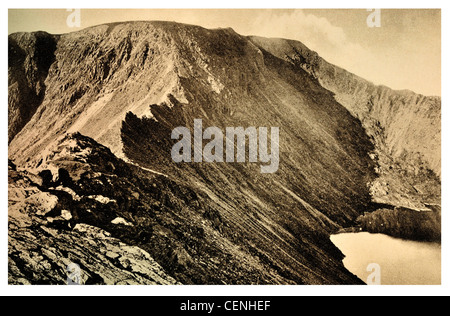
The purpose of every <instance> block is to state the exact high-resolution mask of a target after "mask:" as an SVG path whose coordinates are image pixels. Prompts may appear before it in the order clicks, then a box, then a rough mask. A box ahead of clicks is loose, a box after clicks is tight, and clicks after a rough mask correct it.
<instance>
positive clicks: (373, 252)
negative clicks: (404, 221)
mask: <svg viewBox="0 0 450 316" xmlns="http://www.w3.org/2000/svg"><path fill="white" fill-rule="evenodd" d="M331 241H332V242H333V243H334V244H335V245H336V246H337V247H338V248H339V249H340V250H341V251H342V253H343V254H344V255H345V256H346V258H345V259H344V265H345V267H346V268H347V269H348V270H349V271H350V272H352V273H353V274H355V275H357V276H358V277H359V278H360V279H361V280H363V281H364V282H366V283H372V282H376V280H377V279H375V277H376V275H374V273H377V270H378V268H379V269H380V273H379V276H380V278H379V280H380V282H381V284H382V285H440V284H441V245H440V244H438V243H430V242H416V241H409V240H403V239H398V238H392V237H390V236H387V235H383V234H370V233H345V234H338V235H332V236H331Z"/></svg>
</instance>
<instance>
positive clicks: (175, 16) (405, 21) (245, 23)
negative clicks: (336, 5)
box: [8, 9, 441, 96]
mask: <svg viewBox="0 0 450 316" xmlns="http://www.w3.org/2000/svg"><path fill="white" fill-rule="evenodd" d="M70 14H71V12H68V11H66V10H65V9H63V10H61V9H55V10H49V9H45V10H44V9H42V10H39V9H33V10H29V9H18V10H13V9H10V10H9V12H8V16H9V19H8V27H9V29H8V32H9V33H14V32H19V31H20V32H22V31H27V32H30V31H38V30H42V31H46V32H49V33H53V34H61V33H68V32H72V31H76V30H80V29H83V28H86V27H89V26H93V25H98V24H102V23H109V22H119V21H134V20H167V21H176V22H181V23H188V24H195V25H201V26H203V27H207V28H216V27H232V28H233V29H234V30H235V31H236V32H238V33H240V34H242V35H259V36H265V37H282V38H289V39H294V40H299V41H301V42H303V43H304V44H305V45H307V46H308V47H309V48H310V49H312V50H315V51H317V52H318V53H319V55H321V56H322V57H323V58H325V59H326V60H327V61H329V62H331V63H333V64H336V65H338V66H340V67H342V68H345V69H347V70H349V71H351V72H353V73H355V74H357V75H359V76H361V77H363V78H366V79H368V80H370V81H372V82H374V83H375V84H383V85H386V86H389V87H391V88H393V89H409V90H412V91H415V92H417V93H422V94H425V95H439V96H440V95H441V11H440V10H421V9H415V10H381V20H380V21H381V27H379V28H376V27H375V28H369V27H368V25H367V22H366V21H367V17H368V16H369V15H370V14H371V12H367V10H361V9H357V10H356V9H355V10H344V9H342V10H341V9H330V10H327V9H317V10H312V9H296V10H284V9H276V10H268V9H247V10H245V9H196V10H193V9H189V10H186V9H159V10H158V9H129V10H124V9H113V10H109V9H85V10H81V26H80V27H79V28H77V27H75V28H70V27H68V25H67V23H66V19H67V17H68V16H69V15H70Z"/></svg>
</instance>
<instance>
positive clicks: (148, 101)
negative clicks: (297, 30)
mask: <svg viewBox="0 0 450 316" xmlns="http://www.w3.org/2000/svg"><path fill="white" fill-rule="evenodd" d="M41 37H44V38H46V39H48V41H49V43H50V44H49V46H51V49H50V48H49V54H50V52H51V54H50V56H52V57H51V58H48V59H45V61H49V62H48V63H46V62H44V64H42V65H41V64H40V63H39V60H42V58H40V57H36V56H40V53H36V52H41V51H42V50H39V49H34V48H33V47H34V44H33V43H35V42H37V41H38V40H37V39H38V38H41ZM9 43H10V56H9V59H10V67H9V79H10V80H9V100H10V102H9V108H10V109H9V111H10V112H9V113H10V120H9V131H10V139H11V142H10V146H9V158H10V159H11V160H13V161H14V163H15V164H17V166H18V167H19V170H21V171H20V172H25V171H24V170H27V171H26V172H28V173H30V174H34V175H36V176H34V177H33V179H35V180H30V181H32V182H33V183H34V184H32V185H31V186H33V187H37V188H38V190H39V191H40V192H39V194H40V196H41V195H42V198H41V199H39V200H38V202H35V203H33V204H32V205H31V206H23V205H22V206H20V207H19V209H20V210H21V211H18V212H15V211H12V209H13V210H14V207H12V206H13V205H16V202H14V199H13V200H11V195H10V260H12V262H11V264H10V276H11V278H10V282H12V283H14V282H18V283H20V282H19V281H17V278H20V279H21V280H24V279H26V280H28V281H29V282H34V283H39V282H41V283H45V282H48V283H52V282H54V283H56V282H57V281H56V280H61V277H60V278H59V279H57V278H56V277H54V276H50V274H49V272H48V271H47V270H45V269H41V268H40V270H38V272H36V271H33V267H36V266H37V265H36V264H35V261H33V260H34V259H32V258H31V259H27V260H25V261H24V259H20V260H19V259H17V258H20V253H21V252H22V253H27V252H30V253H38V255H39V251H38V250H37V249H36V248H35V247H34V248H29V249H27V248H26V247H25V246H24V243H22V242H20V241H21V240H23V239H24V238H25V237H23V236H22V235H20V234H21V233H19V231H20V230H19V229H18V227H20V225H19V224H16V222H17V221H18V222H22V221H24V222H27V223H28V222H29V221H30V220H29V219H28V217H30V216H31V217H32V218H35V217H37V218H38V219H39V221H38V222H40V223H42V222H43V223H44V224H40V225H41V226H39V225H34V224H31V225H28V224H27V225H28V226H26V230H25V231H26V232H27V235H26V236H28V237H29V238H38V240H39V239H40V240H42V242H41V243H40V244H43V245H46V246H45V247H43V250H42V251H44V249H45V251H46V250H48V249H47V247H48V246H49V244H50V242H51V240H52V238H56V236H55V234H53V235H51V234H50V235H48V234H49V233H47V234H46V233H42V231H45V229H48V228H51V229H53V231H52V232H55V231H54V230H56V231H58V234H62V235H61V236H62V237H61V238H60V239H57V244H58V245H59V246H58V247H60V248H62V249H65V247H66V246H67V243H70V242H72V240H77V241H79V242H80V243H81V244H84V243H88V242H94V243H95V242H98V243H100V245H103V246H99V247H98V248H93V249H92V254H89V255H88V256H86V254H80V253H78V252H76V251H74V252H70V257H71V258H72V260H74V261H78V262H82V266H83V267H84V268H83V269H85V270H86V271H87V273H88V275H90V278H89V279H88V280H90V282H94V283H115V282H120V280H118V279H117V280H115V279H114V280H113V279H111V278H109V277H108V275H110V274H111V273H112V272H111V271H115V270H114V269H125V270H126V271H125V272H123V273H124V275H123V276H124V277H125V275H128V273H129V272H130V271H131V272H133V271H134V272H135V270H133V268H132V267H131V268H130V266H128V267H124V266H123V265H121V263H120V260H119V261H118V260H117V258H122V257H125V255H124V254H123V253H121V250H119V249H117V248H114V249H115V250H114V251H111V252H117V253H119V255H118V256H117V257H116V256H115V255H114V256H113V257H114V258H112V260H109V259H111V258H109V257H108V253H109V252H106V253H105V251H104V249H105V248H106V249H109V247H110V245H111V244H114V245H117V244H120V245H121V246H120V247H119V248H123V247H136V248H132V249H135V250H136V249H141V250H139V251H143V253H145V254H146V255H145V258H148V260H149V267H151V268H149V269H150V270H151V271H145V272H143V273H140V272H139V273H137V272H136V273H137V274H138V276H139V278H137V277H136V278H134V279H132V280H133V282H136V283H140V282H142V283H147V282H149V283H151V282H159V283H173V282H180V283H187V284H190V283H196V284H205V283H206V284H224V283H225V284H253V283H260V284H354V283H361V281H359V280H358V279H357V278H356V277H355V276H353V275H352V274H350V273H349V272H348V271H346V270H345V268H344V267H343V265H342V262H341V260H342V254H341V253H340V252H339V250H337V249H336V248H335V246H334V245H333V244H332V243H331V241H330V240H329V234H330V233H333V232H336V231H338V230H339V229H342V228H344V227H349V226H354V225H357V221H356V220H357V218H358V217H360V216H364V214H365V212H367V211H373V210H375V209H377V208H378V206H379V204H374V203H373V202H376V203H383V204H389V205H393V206H402V207H406V206H407V207H409V209H427V206H426V205H431V204H439V203H440V201H439V199H440V193H439V189H440V178H439V175H440V156H439V158H436V156H434V155H433V153H436V150H437V149H436V147H437V146H438V141H439V148H440V140H439V139H438V136H439V135H440V130H439V129H438V126H439V118H440V112H439V111H438V103H439V104H440V100H438V99H437V98H434V99H433V98H425V97H421V96H416V95H414V94H412V93H411V94H410V93H400V92H393V91H391V90H389V89H387V88H381V87H375V86H373V85H370V84H369V83H367V82H366V81H363V80H362V79H359V78H357V77H355V76H353V75H351V74H348V73H346V72H345V71H343V70H339V69H338V68H337V67H334V66H332V65H329V64H327V63H326V62H325V61H323V60H321V59H320V58H319V57H318V56H317V55H315V54H314V53H313V52H311V51H309V50H308V49H307V48H306V47H304V46H303V45H301V43H298V42H291V41H285V40H269V39H261V38H253V37H250V38H249V37H244V36H241V35H239V34H237V33H235V32H234V31H233V30H231V29H218V30H207V29H204V28H201V27H197V26H190V25H182V24H177V23H164V22H132V23H117V24H109V25H101V26H97V27H92V28H89V29H86V30H83V31H79V32H75V33H70V34H64V35H59V36H53V35H49V34H42V33H32V34H13V35H11V36H10V37H9ZM44 46H45V45H44ZM17 52H21V53H20V54H19V53H17ZM32 63H38V66H37V68H38V69H43V70H42V71H40V72H39V74H40V77H39V78H38V79H35V80H31V79H30V80H29V82H30V83H27V82H26V83H21V84H20V85H19V81H20V80H19V79H18V78H20V76H19V74H21V73H29V72H30V71H31V70H30V69H35V68H36V67H34V68H33V67H31V66H30V65H31V64H32ZM318 65H321V66H320V67H319V66H318ZM333 67H334V68H333ZM333 76H334V77H333ZM333 78H334V81H333ZM39 80H40V81H39ZM36 82H41V84H40V86H45V91H44V92H42V95H41V94H39V93H40V92H39V91H43V90H39V89H38V90H39V91H38V90H36V88H35V85H37V83H36ZM33 84H34V85H33ZM344 86H345V87H346V88H343V87H344ZM362 86H364V87H366V88H365V90H364V89H363V88H362ZM29 91H31V92H32V93H33V95H34V94H36V95H39V98H36V102H34V103H32V110H29V109H28V108H27V107H28V106H29V105H28V103H27V102H26V100H27V99H28V98H30V97H29V96H28V93H31V92H29ZM36 91H38V92H36ZM360 92H361V93H360ZM403 94H405V95H407V96H404V97H403V98H401V97H398V95H403ZM368 100H372V103H373V104H372V105H371V106H369V105H370V102H369V101H368ZM405 100H406V101H408V102H406V101H405ZM433 100H434V101H433ZM396 102H399V103H396ZM433 102H434V103H433ZM410 103H411V104H412V105H410ZM367 104H369V105H367ZM399 104H402V105H404V106H399ZM426 104H432V105H433V106H430V107H427V106H425V105H426ZM30 111H31V112H30ZM397 112H399V113H397ZM24 113H25V114H24ZM33 113H34V114H33ZM405 113H409V115H410V116H409V117H412V118H413V120H412V121H410V122H409V123H408V122H403V124H402V126H401V128H400V129H399V130H398V131H397V132H396V130H397V129H398V126H396V125H399V124H395V122H397V121H400V119H399V118H401V117H404V116H405ZM393 117H394V118H393ZM382 118H384V119H382ZM194 119H202V120H203V126H204V128H206V127H210V126H216V127H219V128H220V129H222V130H225V128H226V127H239V126H242V127H244V128H246V127H249V126H254V127H269V128H270V127H272V126H275V127H280V140H279V148H280V166H279V170H278V171H277V172H276V173H275V174H261V172H260V165H261V163H205V162H203V163H180V164H175V163H174V162H173V161H172V159H171V156H170V151H171V148H172V145H173V144H174V143H175V141H174V140H172V139H171V137H170V136H171V131H172V130H173V129H174V128H175V127H178V126H186V127H188V128H190V129H192V128H193V121H194ZM419 120H420V122H421V123H420V124H416V122H419ZM416 125H417V126H416ZM422 125H423V126H422ZM410 131H414V133H415V134H414V133H413V135H412V136H411V137H410V136H409V134H410ZM428 131H431V132H430V133H428ZM74 132H79V133H81V134H82V135H85V136H82V135H81V134H78V133H75V134H72V133H74ZM425 132H426V133H425ZM67 133H69V134H67ZM419 136H420V137H422V138H420V137H419ZM94 139H95V141H94ZM402 139H403V140H405V143H403V141H402ZM424 142H425V143H426V142H428V143H426V144H425V145H424V144H423V143H424ZM204 144H205V142H204ZM426 146H429V147H430V148H431V149H430V152H431V154H430V152H428V151H427V150H426V149H427V147H426ZM108 148H109V149H108ZM118 157H119V158H118ZM120 158H122V159H123V160H121V159H120ZM14 172H15V171H14ZM405 179H406V180H407V181H406V180H405ZM15 182H16V181H11V183H15ZM19 182H20V181H19ZM39 182H41V183H40V184H37V183H39ZM11 185H13V184H10V187H11ZM387 187H389V190H388V189H387ZM388 191H389V192H388ZM388 193H389V194H388ZM54 197H57V201H56V202H55V198H54ZM52 201H53V202H52ZM55 203H56V204H55ZM40 204H44V205H47V211H42V210H41V208H42V207H41V206H40ZM19 205H21V204H20V203H19ZM27 205H28V204H27ZM24 209H25V211H24ZM23 214H27V215H26V216H25V217H24V216H23ZM30 214H31V215H30ZM69 214H70V216H69ZM64 216H65V217H67V218H70V220H61V217H63V219H64ZM46 217H50V218H52V220H51V221H48V219H46ZM53 218H57V219H58V220H54V219H53ZM384 218H387V217H384ZM361 222H364V221H361V220H359V221H358V223H361ZM55 223H57V225H56V227H55V225H54V224H55ZM42 225H43V226H42ZM86 225H87V226H86ZM80 227H81V230H80ZM86 227H87V228H86ZM364 227H368V226H367V225H366V226H364ZM433 229H436V227H434V228H433ZM400 230H402V228H400ZM91 231H92V233H91ZM87 232H88V233H87ZM83 234H84V235H83ZM86 234H89V236H90V237H87V236H86ZM41 235H43V237H41ZM52 236H53V237H52ZM99 236H100V237H99ZM28 237H27V238H28ZM12 249H15V250H12ZM136 251H138V250H136ZM94 252H95V253H96V256H97V257H98V258H99V261H100V262H103V269H104V270H106V271H103V272H102V273H100V272H96V271H95V270H96V269H99V267H98V266H93V265H89V264H87V263H85V262H86V261H87V257H90V256H94V255H93V253H94ZM66 254H67V252H66V251H60V252H59V253H58V255H57V256H56V258H58V259H54V260H61V258H62V257H64V256H66V257H67V255H66ZM110 255H111V254H110ZM105 256H106V257H108V258H109V259H107V258H106V257H105ZM45 258H47V259H45V260H47V261H49V259H48V258H49V257H48V256H45ZM133 258H134V259H133V260H132V259H129V261H130V262H132V263H133V264H135V265H136V266H138V267H139V268H136V269H138V270H139V269H141V267H142V266H141V264H142V262H140V261H137V259H135V258H136V257H133ZM50 261H51V260H50ZM63 262H64V263H65V261H63ZM111 262H112V263H111ZM52 264H56V263H52ZM59 265H60V267H61V265H62V264H59ZM36 269H37V268H36ZM111 269H112V270H111ZM101 270H102V269H101ZM58 271H60V272H61V269H60V270H58ZM107 271H109V272H107ZM61 273H62V272H61ZM169 276H170V277H169ZM156 280H159V281H156ZM130 283H132V282H130Z"/></svg>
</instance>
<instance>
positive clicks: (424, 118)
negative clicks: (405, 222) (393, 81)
mask: <svg viewBox="0 0 450 316" xmlns="http://www.w3.org/2000/svg"><path fill="white" fill-rule="evenodd" d="M250 40H251V41H252V42H254V43H255V44H256V45H258V47H260V48H261V49H264V50H266V51H268V52H270V53H271V54H273V55H275V56H277V57H279V58H281V59H284V60H286V61H288V62H290V63H291V64H292V65H294V66H295V67H299V68H301V69H304V70H305V71H307V72H308V73H309V74H311V76H313V77H314V78H316V79H317V80H318V82H319V83H320V84H321V85H322V86H323V87H324V88H326V89H328V90H329V91H331V92H333V94H334V98H335V99H336V100H337V101H338V102H339V103H340V104H342V105H343V106H344V107H345V108H347V109H348V110H349V111H350V113H352V115H353V116H354V117H356V118H358V119H359V120H360V121H361V123H362V125H363V127H364V129H365V131H366V133H367V135H369V136H370V137H371V139H372V142H373V144H374V146H375V149H374V151H373V153H372V158H373V159H374V161H376V162H377V174H378V177H377V179H376V180H375V181H373V182H372V183H371V195H372V197H373V200H374V202H377V203H382V204H389V205H393V206H398V207H406V208H411V209H415V210H428V211H431V209H430V208H428V207H427V206H426V205H425V204H429V203H432V204H440V175H441V99H440V98H439V97H427V96H423V95H419V94H416V93H414V92H411V91H394V90H392V89H390V88H388V87H384V86H376V85H374V84H372V83H370V82H369V81H367V80H365V79H363V78H360V77H358V76H356V75H354V74H351V73H349V72H347V71H346V70H344V69H341V68H339V67H337V66H335V65H332V64H330V63H328V62H327V61H325V60H324V59H322V58H321V57H320V56H319V55H318V54H317V53H315V52H313V51H311V50H309V49H308V48H307V47H305V46H304V45H303V44H301V43H299V42H295V41H290V40H284V39H266V38H259V37H251V38H250Z"/></svg>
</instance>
